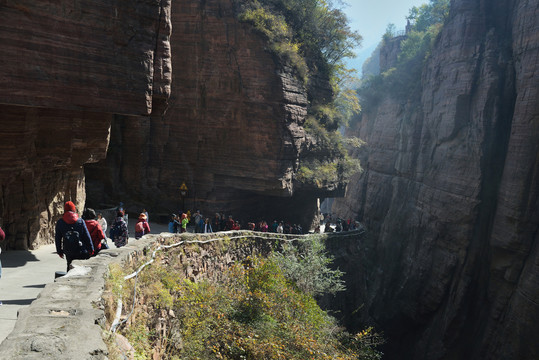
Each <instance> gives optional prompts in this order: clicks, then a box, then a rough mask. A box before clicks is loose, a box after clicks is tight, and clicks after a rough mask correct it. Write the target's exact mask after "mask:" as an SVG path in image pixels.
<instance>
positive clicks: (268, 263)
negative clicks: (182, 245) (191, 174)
mask: <svg viewBox="0 0 539 360" xmlns="http://www.w3.org/2000/svg"><path fill="white" fill-rule="evenodd" d="M307 253H310V254H319V255H320V259H308V261H307V259H305V258H304V257H303V255H304V254H307ZM176 255H177V254H174V253H171V252H169V253H167V254H161V255H160V256H158V258H157V259H156V261H155V262H154V264H152V265H151V266H150V267H148V268H147V269H145V270H144V271H143V272H142V273H141V274H140V275H139V278H138V280H137V285H136V286H137V293H138V294H137V299H136V306H135V308H134V311H133V315H132V316H131V318H130V320H129V321H128V323H127V326H126V327H125V328H122V330H121V332H122V334H123V335H125V336H126V337H127V339H129V341H130V343H131V344H132V345H133V346H134V348H135V350H136V356H135V357H136V358H137V359H152V358H156V357H157V358H160V359H379V358H380V357H381V353H380V352H378V351H377V350H376V346H377V345H379V344H381V343H382V340H381V337H380V336H379V335H378V334H376V333H374V332H373V331H372V329H366V330H365V331H363V332H360V333H358V334H355V335H351V334H348V333H346V332H345V331H344V330H343V329H342V328H340V327H339V326H338V324H337V323H336V320H335V319H334V318H332V317H331V316H329V315H328V314H327V313H326V312H325V311H323V310H322V309H320V307H319V306H318V305H317V303H316V301H315V299H314V298H313V294H316V293H320V292H322V291H323V292H325V291H328V290H333V291H338V290H342V283H339V282H338V281H336V282H335V279H338V278H339V277H340V273H339V272H338V271H331V270H327V269H326V268H327V265H328V264H329V263H330V262H331V259H328V258H327V257H326V256H325V252H324V248H323V245H322V242H321V241H319V240H317V239H316V240H312V241H310V242H306V243H305V244H304V245H303V246H302V247H299V248H295V247H293V246H292V247H289V248H288V249H285V250H284V254H279V255H275V254H273V255H272V256H270V257H268V258H261V257H256V256H253V257H248V258H246V259H244V261H242V262H241V263H236V264H234V265H232V266H231V267H230V268H229V269H228V270H226V271H224V273H223V275H224V276H223V277H222V279H221V280H220V281H209V280H199V281H192V279H191V280H190V279H188V278H186V276H185V275H184V272H183V271H181V269H183V268H184V267H185V265H183V264H181V263H180V261H179V258H180V257H179V256H176ZM301 260H303V261H301ZM301 267H303V268H304V269H303V270H304V271H303V272H301V271H300V269H299V268H301ZM130 271H131V269H120V268H119V267H113V268H111V272H110V274H111V275H110V277H109V281H108V285H107V288H108V289H109V290H110V292H112V293H113V294H115V295H116V296H119V295H121V296H122V298H123V300H124V302H125V303H126V304H132V302H133V293H134V292H133V290H134V286H135V282H134V281H133V279H131V280H130V281H128V282H126V283H124V281H123V280H122V279H123V276H124V275H125V273H128V272H130ZM290 272H298V273H300V274H301V276H300V278H303V277H306V276H308V275H310V277H309V279H308V281H306V282H305V281H304V282H301V281H298V280H300V279H296V281H293V280H292V279H291V278H290V277H289V276H287V273H290ZM320 274H322V275H320ZM313 282H320V283H325V284H326V285H325V287H322V288H320V287H317V286H315V285H313ZM328 285H329V286H328ZM109 302H112V303H115V302H114V301H112V299H110V300H109ZM110 315H111V314H109V317H110Z"/></svg>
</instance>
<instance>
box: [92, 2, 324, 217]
mask: <svg viewBox="0 0 539 360" xmlns="http://www.w3.org/2000/svg"><path fill="white" fill-rule="evenodd" d="M171 14H172V15H171V16H172V27H173V29H174V30H173V32H172V38H171V50H172V64H173V69H174V71H173V80H172V87H171V98H170V101H169V105H168V108H167V111H166V113H165V114H164V115H162V116H151V117H147V118H142V117H137V118H135V117H122V118H117V119H115V120H114V121H113V128H112V136H111V145H110V151H109V155H108V156H107V160H106V161H103V162H100V163H98V164H94V165H91V166H88V167H86V174H87V180H88V183H87V184H88V186H87V189H88V195H89V196H88V198H89V201H92V202H93V203H94V205H95V206H96V207H98V206H102V205H101V204H116V203H117V202H118V201H123V202H124V203H125V205H126V207H127V209H128V210H130V211H140V210H141V209H142V208H143V207H144V208H147V209H149V210H150V211H153V212H154V213H161V214H166V213H171V212H177V211H179V210H183V211H186V210H187V209H191V210H195V209H201V210H202V212H203V214H205V215H207V216H210V217H212V216H213V215H214V213H215V212H216V211H218V212H225V213H226V215H227V216H228V215H229V214H232V215H233V216H234V217H235V218H239V219H242V220H243V221H248V220H250V221H256V220H259V219H261V218H264V219H265V220H267V221H273V220H274V219H278V220H290V221H294V222H304V223H308V222H309V221H310V220H312V217H313V215H314V214H315V212H316V209H317V205H316V198H317V195H318V193H317V192H316V191H317V190H315V189H302V190H301V191H297V187H296V186H295V183H294V174H295V172H296V171H297V167H298V162H299V159H300V156H301V153H302V152H303V151H304V150H305V149H304V148H305V143H306V134H305V131H304V129H303V126H302V125H303V122H304V121H305V116H306V114H307V106H308V99H307V91H306V89H305V86H304V85H303V83H302V82H301V81H300V80H298V76H297V74H296V73H295V71H294V69H293V68H291V67H289V66H286V65H285V64H283V63H282V62H281V61H280V60H279V59H277V58H276V57H275V55H273V54H272V53H271V52H269V50H268V49H267V48H268V43H267V40H266V39H265V38H264V37H263V36H262V35H261V34H259V33H257V32H256V31H255V30H254V29H253V28H252V26H251V25H248V24H244V23H240V22H238V20H237V15H236V14H235V13H234V8H233V4H232V2H231V1H230V0H211V1H203V2H201V1H195V0H181V1H175V2H173V3H172V12H171ZM319 88H320V90H319V92H320V93H324V91H325V92H326V93H328V92H329V93H331V90H330V89H331V88H330V86H329V82H328V81H327V79H326V80H324V79H322V81H320V85H319ZM183 182H185V183H186V185H187V187H188V188H189V192H188V194H187V196H186V198H184V199H182V198H181V197H180V190H179V188H180V185H181V184H182V183H183ZM313 191H314V192H313ZM326 191H327V190H326V189H322V190H320V194H319V195H321V196H323V195H324V194H325V192H326ZM183 207H185V208H183ZM267 216H271V218H267ZM304 217H305V218H304Z"/></svg>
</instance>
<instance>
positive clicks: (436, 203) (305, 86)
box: [0, 0, 539, 360]
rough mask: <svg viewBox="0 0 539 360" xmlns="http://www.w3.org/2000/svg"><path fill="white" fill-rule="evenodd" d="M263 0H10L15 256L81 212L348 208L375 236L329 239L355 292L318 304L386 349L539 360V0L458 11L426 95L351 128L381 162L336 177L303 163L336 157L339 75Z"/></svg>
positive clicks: (7, 207) (435, 44) (314, 216)
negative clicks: (298, 52) (255, 13)
mask: <svg viewBox="0 0 539 360" xmlns="http://www.w3.org/2000/svg"><path fill="white" fill-rule="evenodd" d="M261 2H262V3H263V1H261ZM315 2H316V1H315ZM245 3H246V1H240V0H204V1H197V0H177V1H171V0H133V1H129V2H125V1H118V0H113V1H103V0H95V1H88V0H75V1H73V2H70V3H64V2H58V1H51V0H45V1H39V2H35V1H30V0H0V14H1V15H2V16H1V18H2V21H1V22H0V39H1V43H2V52H1V54H0V65H1V66H0V74H1V76H0V79H1V81H0V88H1V90H2V91H1V93H0V153H1V154H2V162H1V163H0V225H1V226H2V228H3V229H4V230H5V232H6V241H4V242H2V250H7V251H3V252H2V257H7V256H9V251H10V250H15V249H17V250H29V249H36V248H38V247H39V246H41V245H44V244H51V243H53V242H54V240H53V239H54V225H55V223H56V221H57V220H58V219H59V218H60V217H61V215H62V213H63V203H64V202H65V201H67V200H71V201H74V202H75V203H76V204H77V208H78V209H83V208H84V207H85V206H92V207H95V208H98V209H100V208H105V207H112V206H115V205H117V204H118V203H119V202H120V201H122V202H124V203H125V205H126V208H127V210H128V211H131V212H140V210H141V209H142V208H147V209H148V210H149V211H150V214H152V215H155V218H159V216H160V215H163V216H164V215H166V214H168V213H170V212H174V211H176V210H179V209H180V208H181V207H185V208H190V209H193V210H196V209H201V210H202V212H203V213H204V214H206V215H211V214H213V213H214V212H216V211H219V212H224V213H226V214H227V215H228V214H233V215H234V216H235V217H236V216H237V217H239V218H242V219H245V220H258V219H262V218H263V219H266V220H268V221H272V220H274V219H278V220H283V219H286V220H288V221H291V222H294V223H300V224H302V225H303V226H304V227H305V228H311V229H314V225H315V224H316V223H317V221H318V220H319V219H318V215H319V199H323V198H330V197H337V198H336V200H335V201H334V204H333V208H332V212H334V213H336V214H338V215H339V216H341V217H342V218H352V219H358V220H359V221H361V222H362V223H363V224H364V225H365V228H366V229H367V232H366V235H365V236H364V237H363V238H361V244H360V245H358V244H357V242H355V240H346V241H342V242H337V241H335V242H332V243H331V244H329V245H328V250H329V251H330V252H331V253H332V254H333V255H334V256H335V259H336V262H335V265H336V266H338V267H339V268H340V269H341V270H343V271H344V272H345V273H346V275H345V280H346V283H347V291H346V292H342V293H339V294H338V295H336V296H335V297H333V296H328V297H323V298H322V299H321V301H320V302H321V304H324V305H325V307H326V308H327V309H329V310H333V311H336V312H335V313H336V314H339V316H337V317H338V318H339V320H341V321H342V322H343V323H344V325H345V326H346V327H347V328H348V329H350V330H359V329H363V328H364V327H365V326H370V325H372V326H374V327H375V329H376V330H377V331H383V334H384V337H385V339H386V341H387V343H386V345H385V347H384V349H383V351H384V352H385V356H384V358H385V359H417V360H423V359H425V360H427V359H443V360H452V359H537V358H539V345H538V344H537V341H536V339H537V337H538V336H539V327H537V325H536V323H537V321H538V320H539V106H538V104H539V75H538V74H539V69H538V64H539V20H538V19H539V0H451V1H450V6H449V13H448V16H447V19H446V20H445V22H444V23H443V26H440V32H439V34H438V35H437V36H436V37H435V38H433V39H432V40H431V45H432V48H431V49H430V51H429V52H428V54H427V56H425V57H424V58H423V59H421V69H420V75H419V77H418V78H417V79H415V81H416V82H413V81H414V80H413V79H412V80H411V82H408V85H409V86H410V88H409V89H413V91H401V92H400V93H398V92H395V91H393V90H395V89H391V91H390V90H387V89H386V90H387V91H381V92H379V93H376V94H375V93H373V92H371V93H370V95H369V96H371V97H370V99H371V100H372V101H370V102H369V103H368V104H364V105H363V108H362V111H361V113H360V114H359V115H358V117H357V118H356V119H355V121H353V122H351V123H350V127H349V128H348V129H346V135H347V136H354V137H357V138H359V139H361V140H363V141H365V142H366V145H364V146H362V147H361V148H359V149H355V150H353V154H352V156H353V157H355V158H359V159H360V160H361V166H362V168H363V171H362V172H361V173H357V174H356V175H354V176H353V177H352V178H351V179H350V181H349V182H348V179H346V181H345V180H343V178H342V177H338V178H335V179H334V180H331V181H324V182H319V183H316V182H313V183H308V182H303V181H300V173H301V172H300V168H301V167H302V166H303V165H304V164H305V163H306V162H307V160H311V159H312V158H314V157H316V156H321V157H324V158H325V159H331V158H332V157H335V154H332V153H331V152H329V151H326V150H327V149H324V148H323V147H322V146H321V145H320V144H319V143H317V140H316V139H315V137H314V136H313V135H312V134H311V133H309V130H308V126H307V123H308V120H309V117H310V116H311V115H312V110H313V108H315V107H316V106H315V105H325V104H326V103H327V102H328V101H329V99H331V98H332V97H333V96H334V95H335V94H334V91H335V88H334V83H333V82H332V80H333V79H331V77H330V76H328V75H327V74H325V73H323V72H322V71H320V72H318V73H314V72H313V73H311V74H310V75H311V76H310V77H308V81H307V80H305V77H304V76H303V75H302V74H301V71H300V70H299V68H298V67H297V66H295V65H294V64H292V61H291V60H290V59H283V57H280V56H279V55H278V54H276V53H275V51H272V50H271V49H270V48H271V46H270V39H269V36H268V35H267V34H264V33H263V32H261V31H260V30H259V29H256V27H255V26H254V25H253V24H252V23H250V22H249V21H245V20H241V19H240V18H241V16H240V15H239V14H240V8H241V6H240V5H244V4H245ZM255 3H257V4H258V2H255ZM268 3H272V4H273V2H268ZM316 3H318V2H316ZM405 38H406V36H404V37H395V38H393V39H388V41H387V43H386V46H385V47H383V48H382V49H381V62H380V71H381V72H382V73H391V72H392V71H393V70H392V69H394V66H395V63H396V62H397V61H398V58H399V54H400V52H401V51H402V48H401V47H400V46H401V44H402V41H404V39H405ZM308 65H309V66H311V69H314V68H316V66H313V64H311V63H309V64H308ZM410 72H411V71H410ZM397 90H398V89H397ZM335 130H337V129H335ZM184 182H185V184H186V185H187V186H188V188H189V191H188V194H187V196H186V197H184V198H182V197H181V196H180V191H179V187H180V185H181V184H182V183H184ZM182 210H185V209H182ZM356 240H357V239H356Z"/></svg>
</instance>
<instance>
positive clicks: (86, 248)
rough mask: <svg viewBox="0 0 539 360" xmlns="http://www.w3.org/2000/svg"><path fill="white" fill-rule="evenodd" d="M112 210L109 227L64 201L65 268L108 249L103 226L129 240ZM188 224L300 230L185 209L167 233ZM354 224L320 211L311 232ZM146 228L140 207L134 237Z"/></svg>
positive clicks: (59, 230) (61, 238) (59, 229)
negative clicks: (320, 213) (244, 221)
mask: <svg viewBox="0 0 539 360" xmlns="http://www.w3.org/2000/svg"><path fill="white" fill-rule="evenodd" d="M109 210H110V209H109ZM114 212H115V217H114V219H113V220H112V221H111V224H110V228H109V224H108V223H107V220H106V219H105V217H104V216H103V214H102V213H96V211H95V210H94V209H90V208H87V209H85V210H84V211H83V214H82V218H79V215H78V213H77V210H76V208H75V205H74V204H73V202H71V201H68V202H66V203H65V204H64V214H63V216H62V218H60V219H59V220H58V222H57V223H56V235H55V243H56V251H57V253H58V255H59V256H60V257H61V258H64V257H65V259H66V261H67V270H68V271H69V269H71V262H72V261H73V260H75V259H88V258H90V257H91V256H95V255H97V254H98V253H99V251H100V250H102V249H108V248H109V245H108V242H107V236H106V231H107V229H109V238H110V239H111V240H112V241H113V242H114V245H115V246H116V247H117V248H120V247H122V246H125V245H126V244H127V242H128V239H129V230H128V227H127V225H128V222H129V218H128V215H127V214H126V213H125V211H124V208H123V203H120V205H119V206H118V207H117V208H116V209H115V210H114ZM322 226H323V228H322ZM188 227H189V231H194V232H195V233H213V232H219V231H232V230H242V229H245V230H252V231H260V232H271V233H277V234H298V235H300V234H303V233H304V231H303V228H302V227H301V225H300V224H293V223H291V222H288V221H282V220H281V221H277V220H273V222H271V223H268V222H266V221H265V220H258V221H256V222H253V221H249V222H246V223H243V222H242V221H240V220H238V219H234V218H233V216H232V215H228V216H227V215H225V214H224V213H215V214H214V215H213V216H212V217H211V218H210V217H205V216H203V215H202V214H201V212H200V211H199V210H197V211H196V212H195V213H194V214H192V213H191V211H187V212H180V214H171V215H170V220H169V223H168V231H169V232H171V233H184V232H188ZM358 227H359V223H358V222H357V221H352V220H351V219H348V220H343V219H340V218H333V217H332V216H331V214H322V221H321V226H318V227H317V228H316V229H315V233H316V232H318V233H319V232H340V231H349V230H355V229H357V228H358ZM150 231H151V230H150V224H149V215H148V212H147V211H146V209H143V210H142V212H141V213H140V214H139V216H138V218H137V222H136V224H135V239H140V238H141V237H142V236H144V235H146V234H149V233H150ZM0 274H1V273H0Z"/></svg>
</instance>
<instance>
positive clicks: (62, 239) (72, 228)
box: [55, 201, 94, 271]
mask: <svg viewBox="0 0 539 360" xmlns="http://www.w3.org/2000/svg"><path fill="white" fill-rule="evenodd" d="M72 232H77V233H78V237H79V239H80V242H81V244H82V247H80V248H79V249H78V251H77V252H78V253H77V252H74V251H73V250H68V249H67V246H66V242H67V241H68V239H69V238H71V235H70V234H68V233H72ZM66 235H67V236H66ZM55 243H56V252H57V253H58V256H60V257H61V258H62V259H63V258H64V255H65V259H66V261H67V271H69V270H71V269H72V268H73V267H72V266H71V262H72V261H73V260H75V259H85V258H86V259H87V258H88V257H90V255H91V254H93V252H94V246H93V244H92V238H91V237H90V233H89V232H88V228H87V227H86V224H85V223H84V221H83V220H82V219H80V218H79V215H78V214H77V209H76V208H75V204H73V202H71V201H68V202H66V203H65V204H64V215H63V216H62V218H60V219H59V220H58V222H56V235H55Z"/></svg>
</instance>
